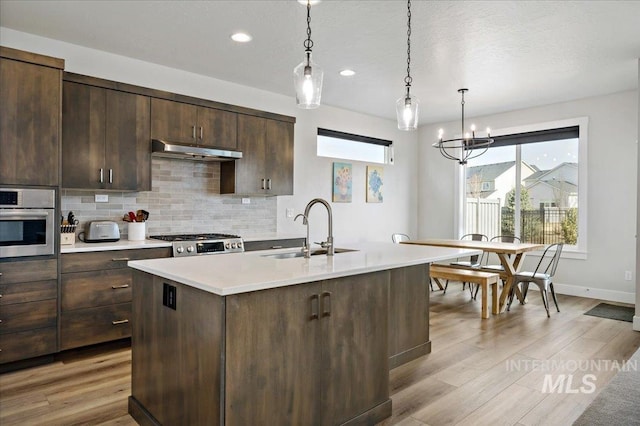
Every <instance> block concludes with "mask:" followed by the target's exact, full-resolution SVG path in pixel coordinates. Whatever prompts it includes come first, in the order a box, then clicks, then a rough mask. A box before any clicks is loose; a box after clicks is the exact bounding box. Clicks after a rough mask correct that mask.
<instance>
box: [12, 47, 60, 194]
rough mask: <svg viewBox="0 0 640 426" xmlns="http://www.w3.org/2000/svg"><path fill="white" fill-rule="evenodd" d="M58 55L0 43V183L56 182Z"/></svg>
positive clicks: (51, 183)
mask: <svg viewBox="0 0 640 426" xmlns="http://www.w3.org/2000/svg"><path fill="white" fill-rule="evenodd" d="M63 68H64V61H63V60H62V59H57V58H51V57H49V56H42V55H37V54H33V53H29V52H23V51H20V50H16V49H10V48H6V47H0V88H1V89H0V184H2V185H44V186H58V185H59V172H60V168H59V163H60V105H61V96H62V95H61V92H62V69H63Z"/></svg>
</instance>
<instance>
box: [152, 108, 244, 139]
mask: <svg viewBox="0 0 640 426" xmlns="http://www.w3.org/2000/svg"><path fill="white" fill-rule="evenodd" d="M237 117H238V114H237V113H235V112H230V111H223V110H220V109H215V108H207V107H203V106H196V105H191V104H187V103H183V102H175V101H170V100H166V99H155V98H154V99H152V100H151V137H152V138H153V139H161V140H166V141H168V142H179V143H187V144H193V145H201V146H206V147H212V148H223V149H233V150H235V149H236V148H237Z"/></svg>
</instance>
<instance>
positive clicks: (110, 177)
mask: <svg viewBox="0 0 640 426" xmlns="http://www.w3.org/2000/svg"><path fill="white" fill-rule="evenodd" d="M63 87H64V91H63V100H62V108H63V114H62V120H63V126H62V154H63V155H62V186H63V187H65V188H79V189H114V190H115V189H118V190H125V191H133V190H138V191H148V190H150V189H151V140H150V99H149V97H147V96H141V95H135V94H132V93H125V92H120V91H117V90H110V89H104V88H101V87H96V86H92V85H87V84H80V83H75V82H70V81H65V82H64V86H63Z"/></svg>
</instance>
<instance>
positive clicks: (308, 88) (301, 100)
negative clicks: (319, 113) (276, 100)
mask: <svg viewBox="0 0 640 426" xmlns="http://www.w3.org/2000/svg"><path fill="white" fill-rule="evenodd" d="M303 45H304V48H305V50H304V51H305V55H306V57H305V59H304V60H303V61H302V62H301V63H300V64H298V66H297V67H295V68H294V69H293V84H294V87H295V89H296V103H297V104H298V107H300V108H304V109H313V108H318V107H319V106H320V96H321V95H322V77H323V74H324V73H323V71H322V68H320V67H319V66H318V65H317V64H316V63H315V62H313V61H312V60H311V48H312V47H313V41H312V40H311V0H307V39H306V40H305V41H304V43H303Z"/></svg>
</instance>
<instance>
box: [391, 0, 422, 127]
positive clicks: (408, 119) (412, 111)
mask: <svg viewBox="0 0 640 426" xmlns="http://www.w3.org/2000/svg"><path fill="white" fill-rule="evenodd" d="M404 83H405V85H406V93H405V94H404V96H402V97H401V98H400V99H398V101H397V102H396V115H397V118H398V129H400V130H416V129H417V128H418V106H419V103H420V102H419V101H418V98H416V97H415V96H411V93H410V90H411V0H407V76H406V77H405V78H404Z"/></svg>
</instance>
